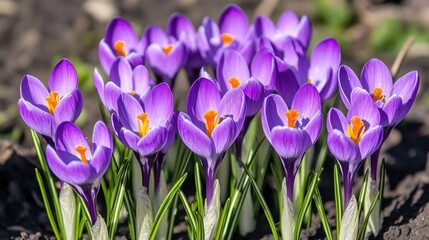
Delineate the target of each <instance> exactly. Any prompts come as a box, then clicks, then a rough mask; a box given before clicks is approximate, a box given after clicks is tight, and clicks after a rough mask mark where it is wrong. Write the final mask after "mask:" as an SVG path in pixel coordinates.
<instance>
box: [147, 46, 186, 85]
mask: <svg viewBox="0 0 429 240" xmlns="http://www.w3.org/2000/svg"><path fill="white" fill-rule="evenodd" d="M184 56H185V48H184V46H183V44H182V43H181V42H176V43H174V44H173V50H172V51H171V52H170V53H169V54H168V55H167V54H165V53H164V51H163V50H162V47H161V46H160V45H158V44H151V45H149V47H148V48H147V50H146V57H147V60H148V63H149V65H150V66H151V68H152V70H153V71H154V72H155V73H156V74H158V75H160V76H162V77H163V78H164V81H167V80H170V81H171V80H172V79H173V78H174V77H175V76H176V74H177V72H178V71H179V69H180V68H181V67H182V65H183V63H184V60H185V58H184Z"/></svg>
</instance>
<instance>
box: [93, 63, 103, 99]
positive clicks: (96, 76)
mask: <svg viewBox="0 0 429 240" xmlns="http://www.w3.org/2000/svg"><path fill="white" fill-rule="evenodd" d="M92 80H93V82H94V87H95V90H97V93H98V96H99V97H100V100H101V102H102V103H103V105H105V106H106V102H105V100H104V85H105V82H104V79H103V77H102V76H101V74H100V73H99V72H98V69H97V68H94V73H93V74H92Z"/></svg>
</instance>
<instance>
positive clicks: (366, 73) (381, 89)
mask: <svg viewBox="0 0 429 240" xmlns="http://www.w3.org/2000/svg"><path fill="white" fill-rule="evenodd" d="M360 79H361V80H360V81H359V79H358V78H357V76H356V74H355V73H354V72H353V70H351V69H350V68H349V67H347V66H345V65H343V66H341V67H340V70H339V74H338V80H339V85H340V95H341V99H342V100H343V102H344V105H345V106H346V107H347V108H350V106H351V93H352V91H353V90H354V89H355V88H361V89H364V90H365V91H366V92H368V93H369V94H370V95H371V97H372V100H373V101H374V103H375V105H376V106H377V108H378V110H379V112H380V124H381V125H382V126H383V127H384V140H386V139H387V137H388V136H389V134H390V131H391V130H392V129H393V128H394V127H395V126H396V125H397V124H398V123H399V122H400V121H402V119H403V118H404V117H405V115H407V113H408V111H409V110H410V108H411V106H412V105H413V103H414V100H415V99H416V94H417V90H418V86H419V82H420V80H419V74H418V72H417V71H412V72H409V73H407V74H405V75H404V76H402V77H401V78H399V79H398V81H396V82H395V84H393V81H392V74H391V73H390V71H389V69H388V68H387V67H386V65H385V64H384V63H383V62H382V61H381V60H379V59H371V60H369V61H368V62H367V63H366V64H365V66H364V67H363V69H362V73H361V76H360ZM384 140H383V141H384ZM380 147H381V146H380ZM379 154H380V149H378V150H377V151H376V152H375V153H374V154H373V155H372V156H371V178H372V179H373V180H376V178H377V164H378V157H379Z"/></svg>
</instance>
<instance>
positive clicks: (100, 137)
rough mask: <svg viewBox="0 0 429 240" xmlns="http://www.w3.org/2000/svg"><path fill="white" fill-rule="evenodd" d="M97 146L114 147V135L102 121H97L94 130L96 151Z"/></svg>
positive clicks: (93, 137)
mask: <svg viewBox="0 0 429 240" xmlns="http://www.w3.org/2000/svg"><path fill="white" fill-rule="evenodd" d="M97 147H106V148H110V149H113V140H112V135H111V134H110V130H109V128H108V127H107V126H106V124H105V123H104V122H102V121H97V122H96V123H95V125H94V130H93V132H92V150H93V151H94V152H95V151H96V150H97Z"/></svg>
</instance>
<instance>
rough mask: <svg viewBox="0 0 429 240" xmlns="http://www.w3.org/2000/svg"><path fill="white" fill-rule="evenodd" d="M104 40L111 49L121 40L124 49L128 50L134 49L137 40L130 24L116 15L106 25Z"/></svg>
mask: <svg viewBox="0 0 429 240" xmlns="http://www.w3.org/2000/svg"><path fill="white" fill-rule="evenodd" d="M105 41H106V43H107V44H108V45H109V46H110V48H111V49H114V46H115V43H116V42H117V41H123V42H125V50H126V51H127V52H130V50H132V49H135V47H136V45H137V43H138V41H139V40H138V38H137V34H136V32H135V31H134V29H133V27H132V26H131V24H130V23H129V22H127V21H126V20H125V19H123V18H119V17H116V18H114V19H112V20H111V21H110V23H109V25H108V26H107V29H106V37H105Z"/></svg>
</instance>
